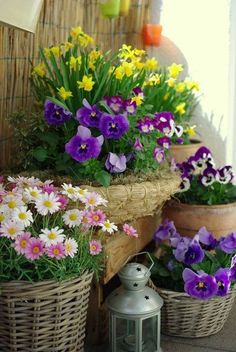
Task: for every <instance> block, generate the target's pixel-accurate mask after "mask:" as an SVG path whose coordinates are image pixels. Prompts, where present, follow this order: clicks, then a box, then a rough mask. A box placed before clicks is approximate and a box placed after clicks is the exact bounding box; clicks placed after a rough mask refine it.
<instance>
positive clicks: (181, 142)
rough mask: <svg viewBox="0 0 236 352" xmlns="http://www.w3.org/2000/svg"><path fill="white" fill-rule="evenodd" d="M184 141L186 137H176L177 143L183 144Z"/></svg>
mask: <svg viewBox="0 0 236 352" xmlns="http://www.w3.org/2000/svg"><path fill="white" fill-rule="evenodd" d="M183 143H184V139H183V138H177V139H176V144H183Z"/></svg>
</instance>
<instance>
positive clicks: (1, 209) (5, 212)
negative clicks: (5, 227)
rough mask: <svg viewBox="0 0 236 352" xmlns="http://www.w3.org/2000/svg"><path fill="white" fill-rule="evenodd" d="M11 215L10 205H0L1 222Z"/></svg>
mask: <svg viewBox="0 0 236 352" xmlns="http://www.w3.org/2000/svg"><path fill="white" fill-rule="evenodd" d="M9 217H10V210H9V208H8V207H4V206H2V207H0V222H7V221H8V220H9Z"/></svg>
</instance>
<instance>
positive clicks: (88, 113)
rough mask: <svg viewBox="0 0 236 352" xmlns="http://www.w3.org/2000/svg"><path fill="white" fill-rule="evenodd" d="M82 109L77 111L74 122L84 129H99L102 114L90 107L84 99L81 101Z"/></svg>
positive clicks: (94, 107)
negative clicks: (76, 121) (77, 122)
mask: <svg viewBox="0 0 236 352" xmlns="http://www.w3.org/2000/svg"><path fill="white" fill-rule="evenodd" d="M83 105H84V106H83V107H82V108H80V109H79V110H77V112H76V120H78V121H79V123H80V124H81V125H83V126H85V127H97V128H98V127H99V121H100V118H101V116H102V112H101V111H100V110H99V109H98V108H97V107H96V105H93V106H91V105H90V104H89V103H88V101H87V100H86V99H83Z"/></svg>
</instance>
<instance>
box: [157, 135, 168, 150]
mask: <svg viewBox="0 0 236 352" xmlns="http://www.w3.org/2000/svg"><path fill="white" fill-rule="evenodd" d="M157 144H158V145H160V146H161V147H163V148H165V149H169V148H170V145H171V140H170V138H169V137H160V138H157Z"/></svg>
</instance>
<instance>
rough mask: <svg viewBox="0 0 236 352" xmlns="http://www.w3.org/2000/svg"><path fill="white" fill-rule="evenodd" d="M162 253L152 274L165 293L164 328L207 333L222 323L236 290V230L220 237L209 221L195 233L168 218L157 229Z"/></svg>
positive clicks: (178, 333)
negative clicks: (179, 228) (189, 233)
mask: <svg viewBox="0 0 236 352" xmlns="http://www.w3.org/2000/svg"><path fill="white" fill-rule="evenodd" d="M154 239H155V240H156V241H157V243H158V245H159V246H160V247H159V248H161V255H158V256H157V257H156V256H154V261H155V264H154V267H153V269H152V276H151V277H152V280H153V282H154V287H156V290H158V292H159V294H160V295H161V296H162V298H163V299H164V307H163V310H162V324H163V325H162V326H163V333H165V334H167V335H174V336H183V337H203V336H208V335H211V334H216V333H217V332H218V331H220V330H221V329H222V327H223V326H224V323H225V321H226V319H227V317H228V314H229V312H230V310H231V308H232V305H233V302H234V298H235V294H236V290H235V282H236V275H235V273H236V234H235V233H230V234H228V235H227V236H226V237H222V238H221V239H220V240H216V239H215V238H214V237H213V236H212V233H211V232H209V231H208V230H207V229H206V227H202V228H200V229H199V231H198V232H196V234H195V236H194V237H193V238H189V237H184V236H182V235H180V234H179V233H177V231H176V228H175V225H174V223H173V221H169V220H166V221H165V222H164V223H163V224H162V225H161V226H160V227H159V228H158V229H157V231H156V232H155V234H154Z"/></svg>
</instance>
